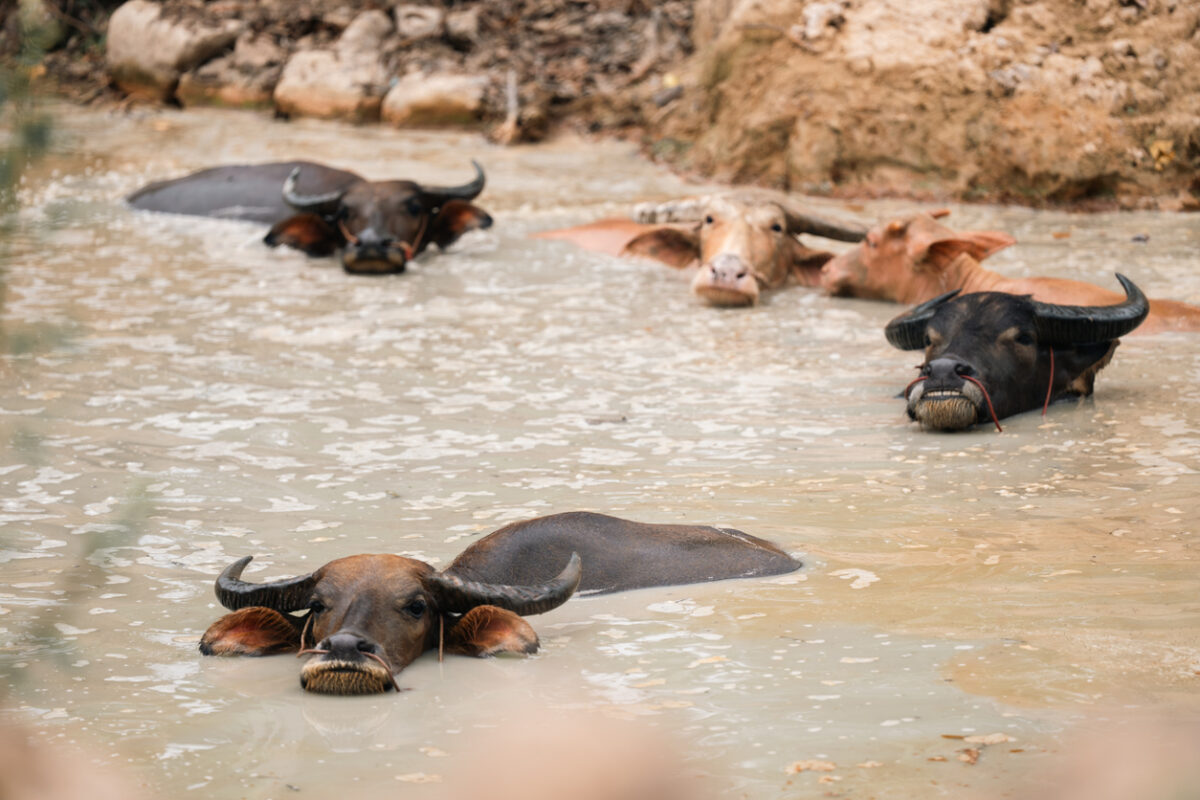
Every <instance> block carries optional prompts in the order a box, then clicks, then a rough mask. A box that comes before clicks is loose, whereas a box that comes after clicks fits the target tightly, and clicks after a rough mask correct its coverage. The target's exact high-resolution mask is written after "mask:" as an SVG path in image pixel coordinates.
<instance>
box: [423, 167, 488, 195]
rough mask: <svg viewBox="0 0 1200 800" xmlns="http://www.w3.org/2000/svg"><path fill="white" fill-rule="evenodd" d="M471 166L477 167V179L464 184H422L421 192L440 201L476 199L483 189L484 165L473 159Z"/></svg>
mask: <svg viewBox="0 0 1200 800" xmlns="http://www.w3.org/2000/svg"><path fill="white" fill-rule="evenodd" d="M471 166H473V167H475V179H474V180H473V181H471V182H470V183H464V184H463V185H462V186H421V187H420V189H421V193H422V194H425V195H428V196H429V197H432V198H435V199H436V200H437V201H438V202H445V201H446V200H454V199H458V200H473V199H475V197H477V196H478V195H479V193H480V192H482V191H483V184H484V175H483V167H481V166H479V162H478V161H476V160H475V159H471Z"/></svg>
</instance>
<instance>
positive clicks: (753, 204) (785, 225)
mask: <svg viewBox="0 0 1200 800" xmlns="http://www.w3.org/2000/svg"><path fill="white" fill-rule="evenodd" d="M635 217H636V219H632V220H630V219H610V220H601V221H599V222H593V223H591V224H588V225H581V226H578V227H574V228H565V229H562V230H555V231H544V232H542V233H538V234H535V236H537V237H539V238H543V239H565V240H567V241H570V242H572V243H574V244H576V245H579V246H580V247H584V248H587V249H589V250H596V251H599V252H602V253H607V254H609V255H614V256H642V257H646V258H652V259H655V260H657V261H661V262H663V263H664V264H667V265H669V266H672V267H679V268H683V267H690V266H693V265H696V266H698V267H699V269H698V270H697V271H696V275H695V277H694V278H693V279H692V291H693V292H695V293H696V294H698V295H699V296H700V297H702V298H704V299H705V300H707V301H708V302H709V303H710V304H712V305H715V306H746V305H754V304H755V303H757V302H758V298H759V294H760V292H761V290H763V289H776V288H779V287H780V286H783V285H784V284H785V283H787V282H788V280H789V279H790V280H793V281H795V282H796V283H799V284H801V285H802V286H816V285H817V284H818V280H819V276H820V269H821V265H822V264H824V263H825V262H826V261H828V260H829V259H830V258H832V257H833V254H832V253H826V252H824V251H820V250H810V249H809V248H808V247H805V246H804V245H803V244H801V243H800V240H799V239H798V238H797V236H798V235H799V234H801V233H809V234H812V235H814V236H822V237H825V238H827V239H837V240H840V241H844V242H856V241H858V240H860V239H861V238H862V237H863V235H864V234H865V231H864V230H863V229H861V228H859V227H856V226H854V225H847V224H843V223H837V222H830V221H828V220H824V219H820V218H819V217H816V216H813V215H812V214H809V213H807V212H804V211H801V210H800V209H798V208H796V207H795V206H793V205H792V204H791V203H789V202H787V201H785V200H783V199H780V198H775V197H771V196H768V195H760V194H754V193H747V192H743V193H739V194H731V195H709V196H705V197H701V198H694V199H691V200H687V201H682V202H677V203H669V204H663V205H659V206H646V207H642V208H641V209H639V211H638V212H637V213H636V214H635Z"/></svg>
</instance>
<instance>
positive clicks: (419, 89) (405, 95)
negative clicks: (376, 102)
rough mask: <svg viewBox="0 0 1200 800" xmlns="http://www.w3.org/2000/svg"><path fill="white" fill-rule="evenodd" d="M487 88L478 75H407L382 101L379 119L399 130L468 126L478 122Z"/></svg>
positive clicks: (485, 82)
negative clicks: (381, 115) (400, 128)
mask: <svg viewBox="0 0 1200 800" xmlns="http://www.w3.org/2000/svg"><path fill="white" fill-rule="evenodd" d="M487 86H488V79H487V78H486V77H484V76H482V75H423V74H421V73H410V74H408V75H405V76H404V77H403V78H401V79H400V80H399V81H398V82H397V83H396V85H395V86H393V87H392V89H391V90H390V91H389V92H388V93H387V96H386V97H385V98H384V99H383V109H382V114H383V119H384V120H385V121H386V122H390V123H392V124H393V125H397V126H400V127H422V126H431V127H432V126H438V125H471V124H474V123H476V122H478V121H479V117H480V115H481V113H482V111H483V97H484V92H485V91H486V90H487Z"/></svg>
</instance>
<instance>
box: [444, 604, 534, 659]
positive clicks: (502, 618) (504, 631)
mask: <svg viewBox="0 0 1200 800" xmlns="http://www.w3.org/2000/svg"><path fill="white" fill-rule="evenodd" d="M537 649H538V635H537V633H536V632H535V631H534V630H533V627H532V626H531V625H530V624H529V623H528V622H526V621H525V620H523V619H521V617H520V616H518V615H517V614H514V613H513V612H512V611H508V610H506V609H503V608H500V607H498V606H475V607H474V608H472V609H471V610H470V611H468V612H467V613H466V614H464V615H463V616H462V618H461V619H460V620H458V622H457V623H455V625H454V627H453V628H451V629H450V630H449V631H447V632H446V651H447V652H449V653H457V654H459V655H464V656H478V657H479V658H484V657H486V656H494V655H498V654H500V653H520V654H522V655H529V654H530V653H536V652H537Z"/></svg>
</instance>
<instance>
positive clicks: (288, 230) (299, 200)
mask: <svg viewBox="0 0 1200 800" xmlns="http://www.w3.org/2000/svg"><path fill="white" fill-rule="evenodd" d="M471 163H472V164H473V165H474V166H475V179H474V180H473V181H471V182H470V183H466V184H463V185H462V186H441V187H438V186H423V185H421V184H419V183H416V182H414V181H366V180H357V181H353V182H351V183H350V184H349V185H348V186H343V187H340V188H338V189H337V190H335V191H330V192H324V193H314V194H302V193H301V192H299V191H298V190H297V184H298V183H299V181H300V178H301V172H302V169H301V168H300V167H297V168H296V169H295V170H293V171H292V173H291V175H289V176H288V179H287V180H286V181H285V182H284V184H283V199H284V201H285V202H286V203H287V204H288V205H289V206H291V207H292V208H293V209H295V210H296V212H297V214H296V215H295V216H292V217H289V218H287V219H285V220H282V221H280V222H278V223H276V224H275V225H274V226H273V227H272V228H271V230H270V232H268V233H267V236H266V238H265V239H264V241H265V242H266V243H267V244H269V245H272V246H275V245H279V244H283V245H288V246H290V247H295V248H297V249H299V250H303V251H304V252H306V253H308V254H309V255H318V256H320V255H332V254H333V253H335V252H337V251H339V250H340V251H341V257H342V266H343V267H345V269H346V271H347V272H353V273H360V274H372V275H378V274H384V273H393V272H403V271H404V269H405V266H406V265H407V263H408V261H409V260H410V259H411V258H413V257H414V256H416V255H417V254H418V253H421V252H422V251H424V250H425V248H426V247H428V246H429V243H430V242H432V243H434V244H436V245H437V246H438V247H442V248H444V247H447V246H449V245H450V244H452V243H453V242H454V241H455V240H457V239H458V237H460V236H462V235H463V234H464V233H466V232H467V231H470V230H475V229H477V228H487V227H489V226H490V225H491V224H492V218H491V217H490V216H488V214H487V213H486V212H485V211H483V209H481V208H478V207H476V206H474V205H471V203H470V202H469V201H470V200H472V199H474V198H475V197H476V196H477V195H478V194H479V193H480V192H481V191H483V184H484V174H483V168H482V167H480V166H479V164H478V163H476V162H474V161H472V162H471Z"/></svg>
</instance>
